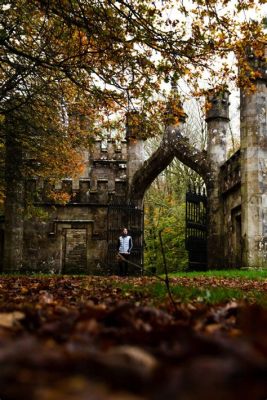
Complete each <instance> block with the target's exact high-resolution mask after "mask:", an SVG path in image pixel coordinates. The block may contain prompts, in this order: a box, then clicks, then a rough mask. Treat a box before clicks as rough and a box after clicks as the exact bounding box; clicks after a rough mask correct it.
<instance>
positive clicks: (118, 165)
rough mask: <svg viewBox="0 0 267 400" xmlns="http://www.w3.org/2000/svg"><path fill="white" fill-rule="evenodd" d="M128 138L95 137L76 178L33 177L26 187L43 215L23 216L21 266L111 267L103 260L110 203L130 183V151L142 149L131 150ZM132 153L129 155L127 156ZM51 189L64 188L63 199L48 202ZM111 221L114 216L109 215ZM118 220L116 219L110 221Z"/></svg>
mask: <svg viewBox="0 0 267 400" xmlns="http://www.w3.org/2000/svg"><path fill="white" fill-rule="evenodd" d="M129 147H131V144H129V141H126V140H122V141H117V140H114V139H107V140H96V141H95V143H94V145H93V146H92V147H91V148H90V149H89V150H88V151H84V152H83V159H84V171H83V174H82V175H81V176H80V177H79V178H78V179H68V178H66V179H64V180H62V181H60V182H58V183H57V184H56V185H55V186H53V187H52V186H51V184H50V183H49V182H45V181H41V180H37V179H31V180H29V181H28V182H27V185H26V187H27V191H28V193H31V194H34V204H35V206H36V207H37V208H38V209H39V210H41V214H43V215H45V217H44V218H38V219H37V218H33V217H32V218H28V219H25V221H24V248H23V268H24V270H29V271H36V272H37V271H38V272H39V271H41V272H48V273H51V272H52V273H85V274H95V273H104V274H107V273H112V272H114V271H110V270H109V266H108V265H107V247H108V243H107V239H108V232H107V229H108V228H107V224H108V205H109V204H110V203H113V202H114V201H117V202H122V203H123V202H125V199H126V194H127V188H128V186H127V185H128V174H132V171H131V168H130V171H129V167H128V168H127V164H128V163H129V157H130V160H132V154H133V153H134V156H135V158H138V157H139V159H138V160H137V161H138V165H140V164H141V163H142V162H143V159H142V157H143V155H142V154H139V155H138V154H137V153H136V151H135V148H136V144H134V151H129ZM129 154H131V156H129ZM51 189H52V190H53V191H54V192H55V193H59V192H66V193H68V194H69V195H70V201H69V202H68V203H67V204H65V205H60V204H57V203H56V202H52V201H51V198H50V197H49V193H50V192H51ZM109 225H110V226H112V221H109ZM114 225H116V221H114Z"/></svg>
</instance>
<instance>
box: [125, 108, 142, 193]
mask: <svg viewBox="0 0 267 400" xmlns="http://www.w3.org/2000/svg"><path fill="white" fill-rule="evenodd" d="M140 122H141V121H140V115H139V113H138V111H136V110H132V111H128V113H127V114H126V140H127V150H128V151H127V178H128V187H129V186H130V184H131V182H132V178H133V176H134V174H135V172H136V171H137V170H138V169H139V168H140V167H141V166H142V165H143V162H144V140H143V138H142V136H141V132H140Z"/></svg>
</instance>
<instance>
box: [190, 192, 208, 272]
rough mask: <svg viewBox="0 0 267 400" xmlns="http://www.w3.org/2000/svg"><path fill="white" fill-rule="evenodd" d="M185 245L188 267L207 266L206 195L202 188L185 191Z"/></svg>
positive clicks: (199, 267)
mask: <svg viewBox="0 0 267 400" xmlns="http://www.w3.org/2000/svg"><path fill="white" fill-rule="evenodd" d="M185 247H186V250H187V251H188V259H189V265H188V267H189V269H190V270H205V269H206V268H207V196H206V194H205V191H204V189H200V188H198V189H196V188H194V187H193V188H192V187H189V188H188V190H187V192H186V231H185Z"/></svg>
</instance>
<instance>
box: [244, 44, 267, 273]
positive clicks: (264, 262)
mask: <svg viewBox="0 0 267 400" xmlns="http://www.w3.org/2000/svg"><path fill="white" fill-rule="evenodd" d="M266 56H267V47H265V56H263V57H255V56H254V55H253V54H252V53H251V52H250V54H249V55H248V59H249V64H250V66H251V67H252V68H253V69H254V74H252V77H251V80H252V83H253V85H254V86H255V91H254V92H250V93H247V92H246V91H245V90H244V89H242V90H241V94H240V130H241V165H242V167H241V197H242V209H241V218H242V242H243V243H242V244H243V266H244V267H267V162H266V160H267V87H266V84H267V74H266V69H267V63H266Z"/></svg>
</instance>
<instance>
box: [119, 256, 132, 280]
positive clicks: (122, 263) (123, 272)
mask: <svg viewBox="0 0 267 400" xmlns="http://www.w3.org/2000/svg"><path fill="white" fill-rule="evenodd" d="M120 255H121V256H122V257H123V258H124V259H125V260H123V259H122V258H120V259H119V275H120V276H127V275H128V262H127V261H128V258H129V256H130V254H125V253H120Z"/></svg>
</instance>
